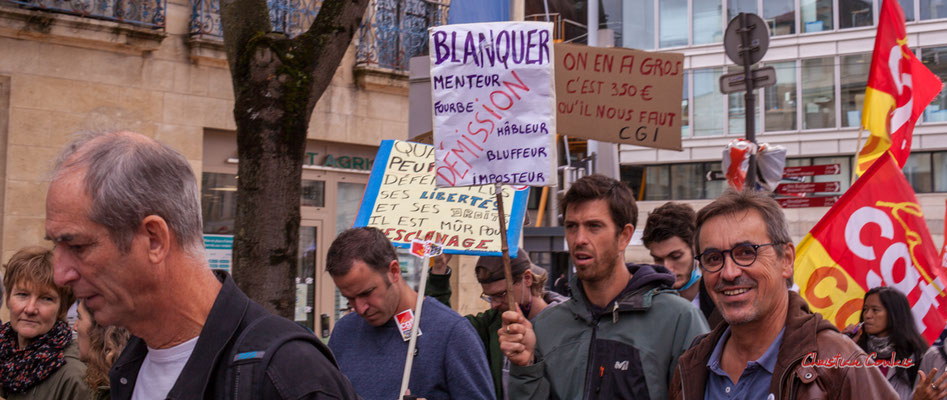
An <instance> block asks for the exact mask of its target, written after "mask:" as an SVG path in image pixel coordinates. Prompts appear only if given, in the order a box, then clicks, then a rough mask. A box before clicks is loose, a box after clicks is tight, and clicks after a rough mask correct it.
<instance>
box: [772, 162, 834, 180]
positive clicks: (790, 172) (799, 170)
mask: <svg viewBox="0 0 947 400" xmlns="http://www.w3.org/2000/svg"><path fill="white" fill-rule="evenodd" d="M841 171H842V167H841V165H839V164H824V165H806V166H802V167H786V168H784V169H783V178H791V177H795V176H813V175H838V173H839V172H841Z"/></svg>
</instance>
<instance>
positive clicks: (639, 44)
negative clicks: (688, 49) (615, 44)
mask: <svg viewBox="0 0 947 400" xmlns="http://www.w3.org/2000/svg"><path fill="white" fill-rule="evenodd" d="M628 3H631V4H630V5H629V6H628V7H624V8H623V9H622V33H624V35H622V45H623V46H625V47H629V48H632V49H641V50H653V49H654V31H655V28H654V1H653V0H633V1H629V2H628ZM662 7H663V4H662ZM684 18H685V21H686V18H687V0H684ZM663 26H664V25H663V22H662V28H663ZM684 36H685V39H684V44H687V39H686V37H687V28H686V27H685V28H684Z"/></svg>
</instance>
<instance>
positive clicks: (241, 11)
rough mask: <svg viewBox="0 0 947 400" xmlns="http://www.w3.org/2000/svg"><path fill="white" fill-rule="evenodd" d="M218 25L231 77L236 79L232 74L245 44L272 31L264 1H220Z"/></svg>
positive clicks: (236, 67) (236, 68)
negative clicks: (221, 32) (222, 34)
mask: <svg viewBox="0 0 947 400" xmlns="http://www.w3.org/2000/svg"><path fill="white" fill-rule="evenodd" d="M220 25H221V29H222V30H223V33H224V49H226V50H227V61H228V62H229V64H230V71H231V75H232V76H234V77H236V76H237V75H236V74H234V73H233V72H234V71H238V70H239V68H238V63H240V62H241V60H240V54H241V53H242V52H243V50H244V49H246V47H247V43H249V42H250V40H251V39H253V38H254V37H256V36H262V35H265V34H267V33H270V31H272V30H273V27H272V26H271V25H270V11H269V8H268V7H267V4H266V0H220ZM234 83H236V82H234Z"/></svg>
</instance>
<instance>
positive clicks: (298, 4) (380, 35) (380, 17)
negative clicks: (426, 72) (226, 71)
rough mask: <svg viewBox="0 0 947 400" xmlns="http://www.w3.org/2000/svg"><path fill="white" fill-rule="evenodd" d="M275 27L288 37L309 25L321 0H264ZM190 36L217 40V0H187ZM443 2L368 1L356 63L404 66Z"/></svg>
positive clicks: (442, 19) (443, 16) (441, 17)
mask: <svg viewBox="0 0 947 400" xmlns="http://www.w3.org/2000/svg"><path fill="white" fill-rule="evenodd" d="M268 4H269V8H270V20H271V22H272V24H273V29H274V30H275V31H280V32H283V33H286V34H288V35H289V36H290V37H294V36H296V35H299V34H301V33H303V32H305V31H306V29H309V25H311V24H312V21H313V20H315V18H316V14H318V13H319V7H321V6H322V0H268ZM191 7H192V9H193V12H192V14H191V35H192V36H200V37H204V38H216V39H221V38H223V30H222V28H221V25H220V0H191ZM448 8H449V5H448V3H447V2H446V0H444V2H439V1H432V0H372V1H371V4H369V11H368V14H367V15H366V16H365V19H364V20H363V21H362V27H361V28H360V29H359V32H358V50H357V53H356V59H357V61H356V62H357V64H358V65H363V66H373V67H381V68H389V69H394V70H407V68H408V60H409V59H410V58H411V57H414V56H417V55H419V54H423V53H424V52H425V51H426V50H427V36H428V35H427V28H429V27H432V26H438V25H443V24H446V23H447V10H448Z"/></svg>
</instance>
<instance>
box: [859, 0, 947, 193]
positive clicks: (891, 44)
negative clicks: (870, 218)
mask: <svg viewBox="0 0 947 400" xmlns="http://www.w3.org/2000/svg"><path fill="white" fill-rule="evenodd" d="M941 87H943V84H942V83H941V81H940V78H938V77H937V75H934V74H933V73H932V72H931V71H930V70H929V69H927V67H925V66H924V64H923V63H921V61H920V60H918V59H917V57H915V56H914V53H911V49H909V48H908V39H907V33H906V31H905V29H904V12H902V11H901V5H900V4H898V2H897V1H893V0H885V1H883V2H882V4H881V15H880V16H879V17H878V34H877V35H876V36H875V49H874V52H873V53H872V57H871V72H869V75H868V87H867V88H866V89H865V105H864V108H863V110H862V129H867V130H869V131H871V135H869V136H868V140H867V141H866V142H865V146H864V147H862V148H861V150H860V151H859V152H858V162H857V164H856V172H857V173H858V174H859V175H863V174H864V173H865V170H867V169H868V166H870V165H871V163H872V162H874V161H875V160H876V159H878V157H880V156H881V155H882V154H884V152H885V151H889V150H890V151H891V153H892V155H893V156H894V158H895V160H897V162H898V165H900V166H902V167H903V166H904V163H905V162H906V161H907V159H908V156H909V155H910V154H911V135H912V132H913V131H914V124H915V123H916V122H917V119H918V117H920V116H921V113H922V112H923V111H924V108H925V107H927V105H928V104H929V103H930V102H931V100H933V99H934V97H936V96H937V93H939V92H940V90H941Z"/></svg>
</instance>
